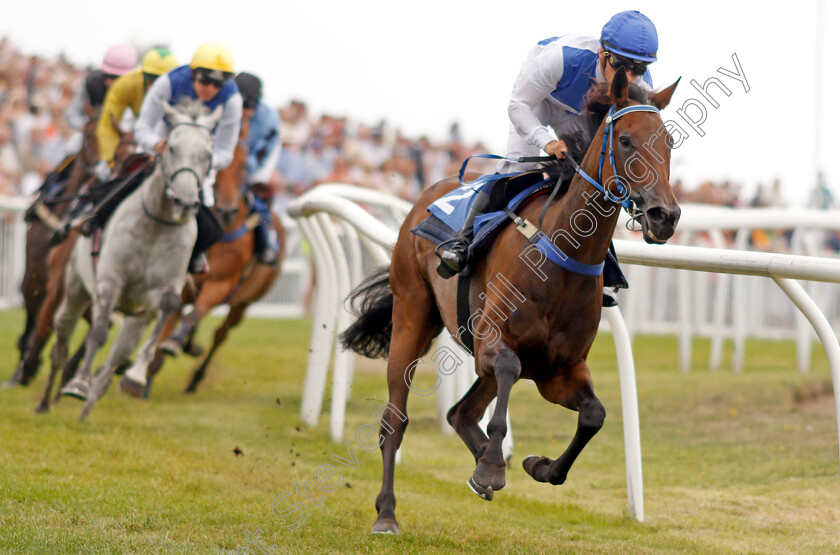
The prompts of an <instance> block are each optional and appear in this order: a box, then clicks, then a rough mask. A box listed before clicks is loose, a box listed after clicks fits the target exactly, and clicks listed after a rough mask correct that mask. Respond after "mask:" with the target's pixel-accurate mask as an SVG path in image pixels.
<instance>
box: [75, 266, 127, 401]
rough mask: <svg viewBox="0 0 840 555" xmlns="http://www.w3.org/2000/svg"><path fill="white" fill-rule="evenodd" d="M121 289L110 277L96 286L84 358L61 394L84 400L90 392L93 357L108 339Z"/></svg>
mask: <svg viewBox="0 0 840 555" xmlns="http://www.w3.org/2000/svg"><path fill="white" fill-rule="evenodd" d="M121 290H122V286H121V284H120V283H119V282H118V281H117V280H115V279H110V280H107V281H103V282H101V283H100V284H98V286H97V295H96V298H95V300H94V303H93V311H92V313H93V314H92V318H91V327H90V331H88V334H87V337H86V338H85V358H84V360H83V361H82V366H81V368H79V371H78V372H76V375H75V376H73V379H72V380H70V382H68V384H67V385H66V386H64V387H63V388H62V390H61V393H62V394H63V395H69V396H71V397H77V398H79V399H83V400H86V399H87V398H88V393H89V392H90V369H91V367H92V366H93V359H94V357H96V354H97V353H98V352H99V349H101V348H102V345H104V344H105V341H106V340H107V339H108V328H109V326H110V323H111V314H112V313H113V312H114V307H115V306H116V304H117V297H118V296H119V293H120V291H121Z"/></svg>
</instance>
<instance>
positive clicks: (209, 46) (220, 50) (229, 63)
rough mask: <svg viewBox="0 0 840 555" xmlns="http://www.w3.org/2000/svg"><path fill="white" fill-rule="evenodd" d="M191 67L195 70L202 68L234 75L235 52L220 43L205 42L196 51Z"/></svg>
mask: <svg viewBox="0 0 840 555" xmlns="http://www.w3.org/2000/svg"><path fill="white" fill-rule="evenodd" d="M190 67H191V68H193V69H197V68H200V67H201V68H206V69H211V70H217V71H221V72H223V73H230V74H232V73H233V72H234V67H233V52H231V51H230V48H228V47H227V46H225V45H224V44H222V43H220V42H216V41H211V42H205V43H204V44H202V45H201V46H199V47H198V50H196V51H195V55H194V56H193V59H192V62H190Z"/></svg>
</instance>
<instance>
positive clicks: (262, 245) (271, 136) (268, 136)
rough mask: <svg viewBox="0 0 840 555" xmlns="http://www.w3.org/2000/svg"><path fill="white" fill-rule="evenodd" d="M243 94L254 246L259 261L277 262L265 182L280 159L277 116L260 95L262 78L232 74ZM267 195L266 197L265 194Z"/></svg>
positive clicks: (278, 246)
mask: <svg viewBox="0 0 840 555" xmlns="http://www.w3.org/2000/svg"><path fill="white" fill-rule="evenodd" d="M235 81H236V85H237V86H238V87H239V92H240V93H241V94H242V118H243V120H244V119H247V120H248V121H249V125H250V127H249V129H248V139H247V143H248V162H247V177H246V183H247V185H248V187H249V188H251V189H252V195H251V196H252V198H253V201H254V210H256V212H257V213H259V214H260V215H261V216H262V219H261V220H260V224H259V225H258V226H257V227H256V229H254V248H255V251H256V254H257V260H258V261H259V262H260V263H261V264H267V265H269V266H273V265H275V264H277V259H278V254H279V252H280V243H279V242H278V239H277V232H276V231H275V230H274V227H273V226H272V224H271V212H270V210H269V205H268V202H267V201H270V193H269V194H268V195H266V194H265V192H266V191H268V190H269V189H268V188H267V187H266V186H265V184H266V183H268V181H269V179H271V174H272V173H273V172H274V169H275V168H276V167H277V162H278V161H279V159H280V117H279V116H278V115H277V111H276V110H274V109H272V108H271V107H270V106H269V105H268V104H267V103H266V102H265V101H264V100H263V99H262V81H260V79H259V77H257V76H256V75H252V74H250V73H240V74H239V75H237V76H236V77H235ZM266 196H267V197H268V199H266V198H264V197H266Z"/></svg>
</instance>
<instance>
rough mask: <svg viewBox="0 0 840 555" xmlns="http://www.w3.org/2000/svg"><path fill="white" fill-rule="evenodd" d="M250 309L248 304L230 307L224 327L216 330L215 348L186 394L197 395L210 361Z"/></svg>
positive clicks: (193, 378) (223, 323)
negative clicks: (196, 390)
mask: <svg viewBox="0 0 840 555" xmlns="http://www.w3.org/2000/svg"><path fill="white" fill-rule="evenodd" d="M247 308H248V305H247V304H239V305H235V306H232V307H230V311H228V315H227V317H226V318H225V321H224V322H222V325H221V326H219V328H218V329H217V330H216V333H215V334H214V336H213V346H212V347H210V350H209V351H208V352H207V356H206V357H204V361H202V363H201V366H199V367H198V368H197V369H196V370H195V372H194V373H193V375H192V378H191V379H190V383H189V385H188V386H187V388H186V389H185V390H184V393H195V389H196V387H198V383H199V382H200V381H201V380H203V379H204V375H205V374H206V372H207V366H208V365H209V364H210V359H212V358H213V355H214V354H215V352H216V349H218V348H219V345H221V344H222V343H223V342H224V341H225V339H226V338H227V335H228V332H229V331H230V330H231V329H233V328H235V327H236V326H237V325H239V322H241V321H242V318H243V316H245V309H247Z"/></svg>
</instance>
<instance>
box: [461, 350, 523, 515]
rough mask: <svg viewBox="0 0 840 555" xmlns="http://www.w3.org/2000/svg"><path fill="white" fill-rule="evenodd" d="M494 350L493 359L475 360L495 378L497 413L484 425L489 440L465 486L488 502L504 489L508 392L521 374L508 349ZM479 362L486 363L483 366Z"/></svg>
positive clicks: (519, 366)
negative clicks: (503, 447)
mask: <svg viewBox="0 0 840 555" xmlns="http://www.w3.org/2000/svg"><path fill="white" fill-rule="evenodd" d="M497 343H498V342H497ZM493 350H494V351H495V355H494V354H492V353H489V354H485V355H484V356H479V357H477V358H476V364H486V365H489V366H491V367H492V368H493V370H494V373H495V375H496V387H497V390H496V409H495V410H494V411H493V416H492V417H491V418H490V423H489V424H488V425H487V433H488V436H489V438H488V439H489V441H488V443H487V449H485V451H484V454H483V455H481V457H480V458H479V459H478V463H477V464H476V465H475V471H474V472H473V475H472V477H471V478H470V479H469V481H468V482H467V483H468V484H469V486H470V488H471V489H472V490H473V491H474V492H475V493H476V494H477V495H478V496H479V497H481V498H483V499H486V500H488V501H489V500H491V499H492V498H493V492H494V491H498V490H500V489H502V488H503V487H505V458H504V454H503V453H502V440H503V439H504V438H505V435H507V410H508V402H509V401H510V391H511V389H513V384H514V383H516V380H518V379H519V374H520V373H521V372H522V365H521V363H520V362H519V357H517V356H516V355H515V354H514V353H513V351H511V350H510V348H509V347H507V345H501V346H500V348H499V347H495V346H494V348H493ZM482 359H486V362H484V361H483V360H482Z"/></svg>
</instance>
